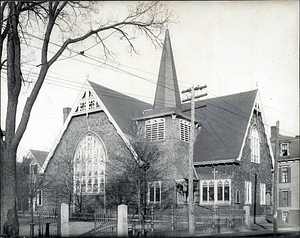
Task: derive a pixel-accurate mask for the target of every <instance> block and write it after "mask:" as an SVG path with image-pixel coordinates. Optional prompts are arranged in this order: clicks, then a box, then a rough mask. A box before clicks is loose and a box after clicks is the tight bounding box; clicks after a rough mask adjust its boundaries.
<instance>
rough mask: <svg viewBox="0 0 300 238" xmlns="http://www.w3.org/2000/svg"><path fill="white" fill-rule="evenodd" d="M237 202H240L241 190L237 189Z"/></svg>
mask: <svg viewBox="0 0 300 238" xmlns="http://www.w3.org/2000/svg"><path fill="white" fill-rule="evenodd" d="M235 203H240V190H239V189H237V190H236V191H235Z"/></svg>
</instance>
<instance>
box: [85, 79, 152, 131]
mask: <svg viewBox="0 0 300 238" xmlns="http://www.w3.org/2000/svg"><path fill="white" fill-rule="evenodd" d="M89 83H90V85H91V86H92V88H93V89H94V91H95V92H96V93H97V95H98V97H99V98H100V99H101V101H102V102H103V104H104V105H105V107H106V108H107V110H108V111H109V113H110V114H111V115H112V117H113V118H114V120H115V121H116V123H117V124H118V126H119V127H120V129H121V130H122V131H123V133H125V134H128V135H132V132H133V131H132V122H133V118H137V117H141V116H142V115H143V114H142V113H143V111H144V110H147V109H152V105H151V104H149V103H146V102H143V101H140V100H138V99H135V98H132V97H130V96H127V95H125V94H122V93H119V92H117V91H114V90H111V89H109V88H106V87H104V86H101V85H99V84H96V83H94V82H91V81H89Z"/></svg>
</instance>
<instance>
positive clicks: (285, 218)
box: [282, 211, 289, 223]
mask: <svg viewBox="0 0 300 238" xmlns="http://www.w3.org/2000/svg"><path fill="white" fill-rule="evenodd" d="M282 221H283V222H285V223H289V211H282Z"/></svg>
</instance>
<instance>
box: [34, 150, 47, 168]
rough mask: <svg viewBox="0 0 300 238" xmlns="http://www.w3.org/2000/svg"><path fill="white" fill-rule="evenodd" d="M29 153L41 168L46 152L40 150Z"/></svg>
mask: <svg viewBox="0 0 300 238" xmlns="http://www.w3.org/2000/svg"><path fill="white" fill-rule="evenodd" d="M30 152H31V154H32V155H33V157H34V158H35V159H36V161H37V162H38V164H39V165H40V166H41V167H42V166H43V164H44V162H45V160H46V158H47V156H48V152H46V151H41V150H31V149H30Z"/></svg>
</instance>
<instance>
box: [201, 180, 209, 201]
mask: <svg viewBox="0 0 300 238" xmlns="http://www.w3.org/2000/svg"><path fill="white" fill-rule="evenodd" d="M207 193H208V188H207V182H205V181H204V183H203V184H202V201H204V202H207V198H208V196H207Z"/></svg>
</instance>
